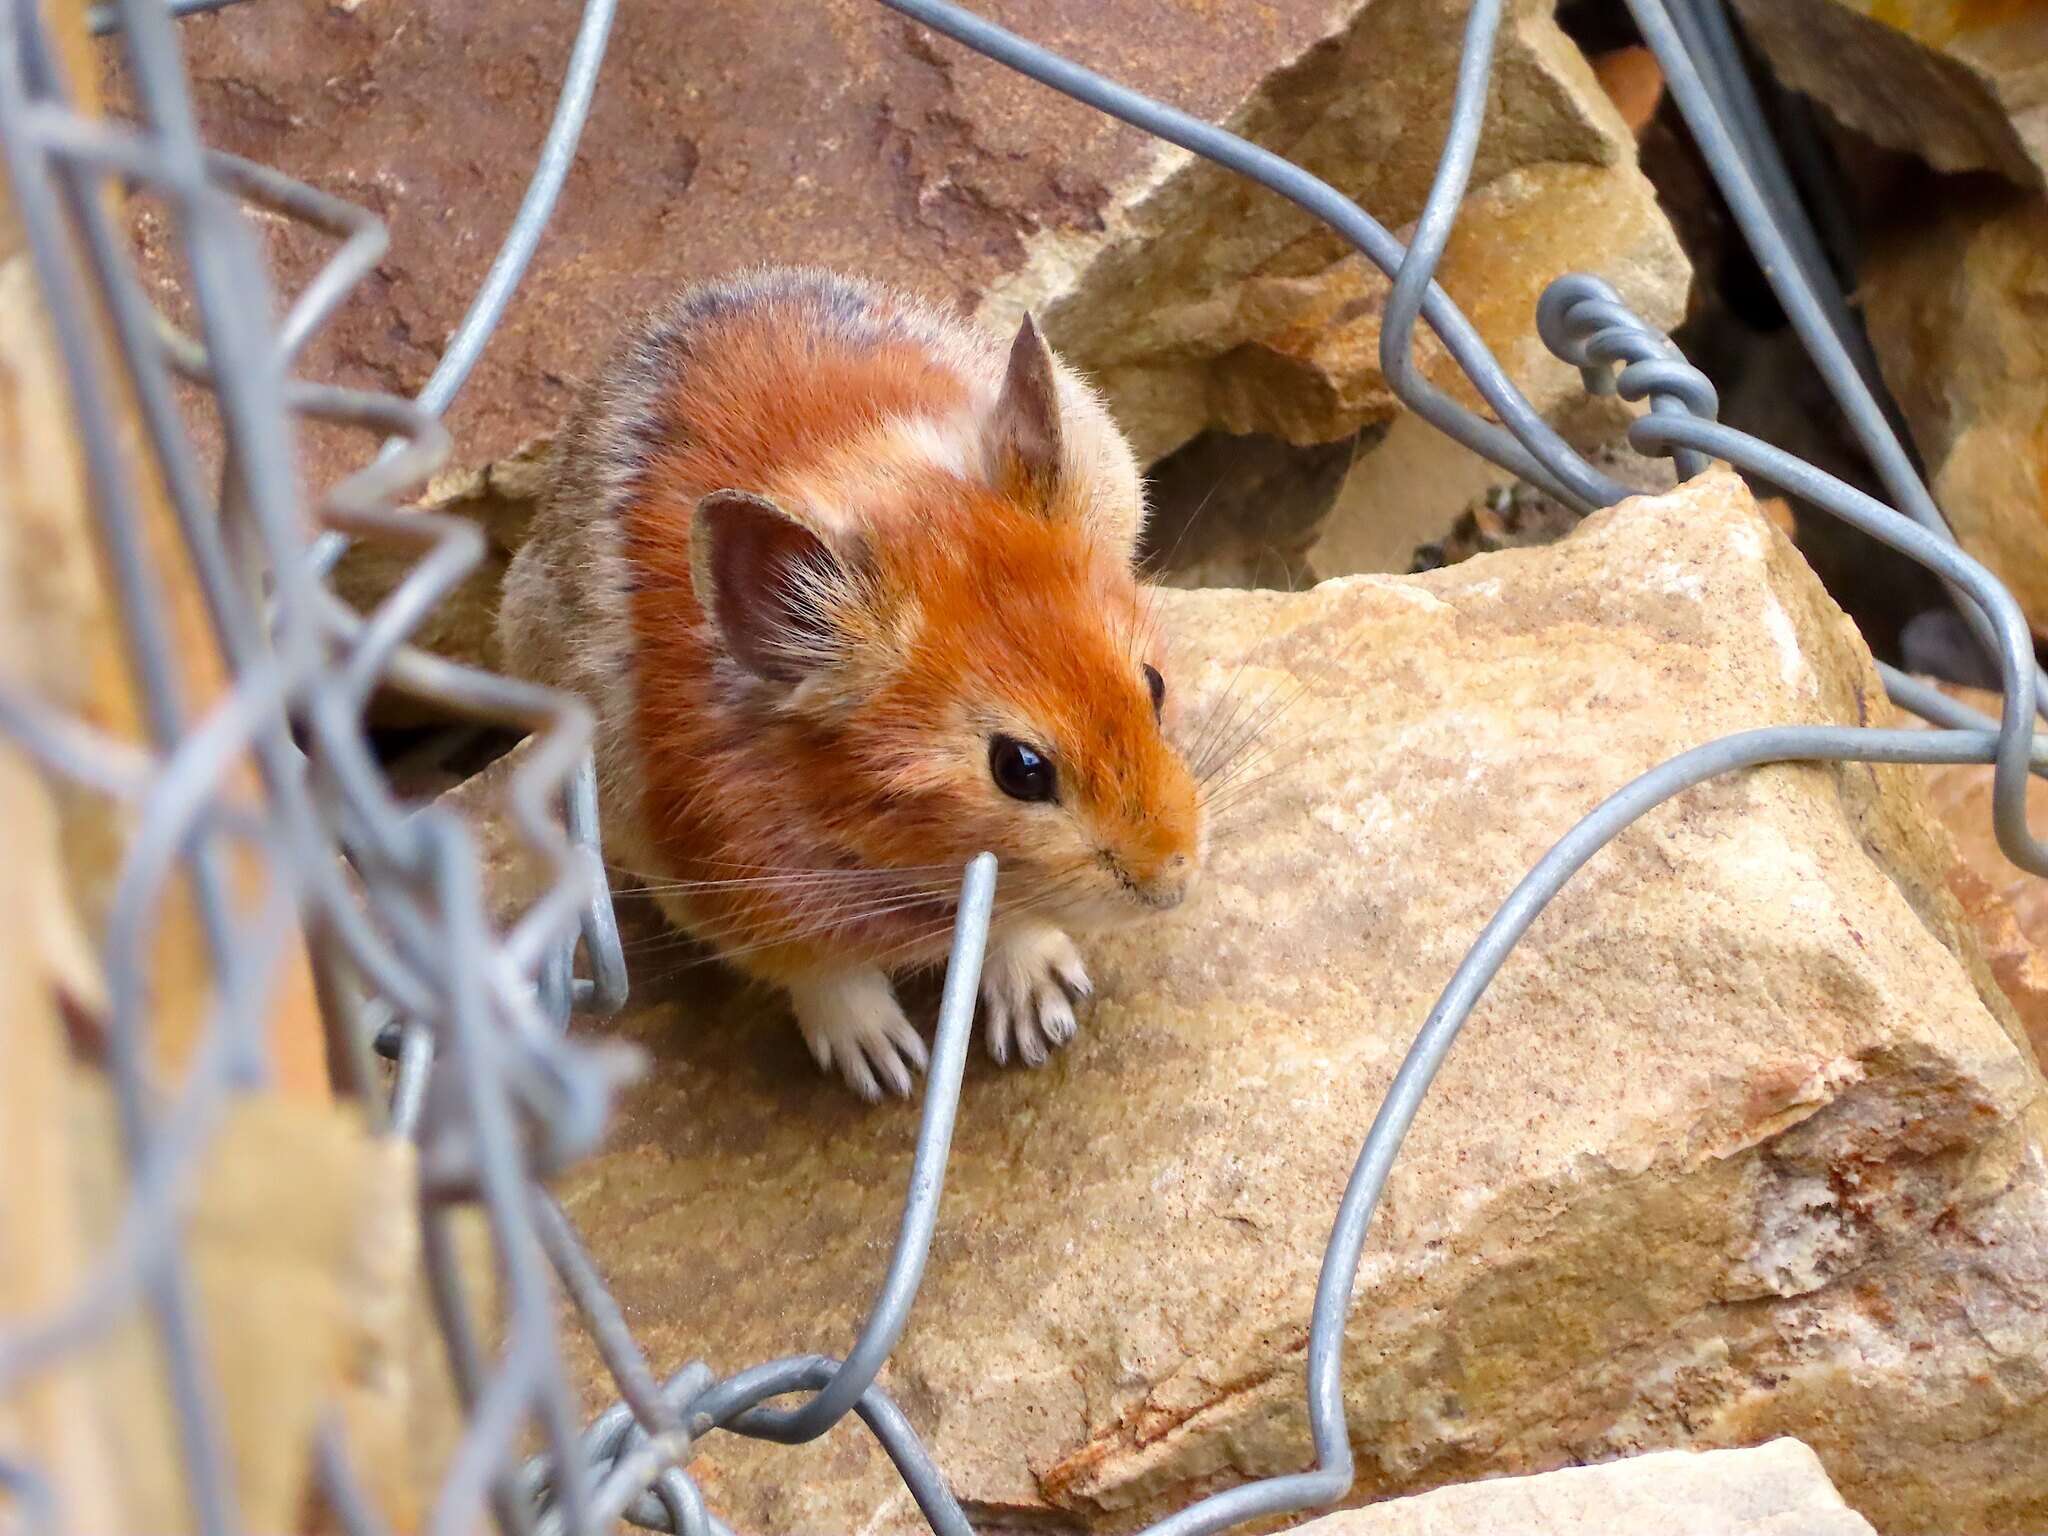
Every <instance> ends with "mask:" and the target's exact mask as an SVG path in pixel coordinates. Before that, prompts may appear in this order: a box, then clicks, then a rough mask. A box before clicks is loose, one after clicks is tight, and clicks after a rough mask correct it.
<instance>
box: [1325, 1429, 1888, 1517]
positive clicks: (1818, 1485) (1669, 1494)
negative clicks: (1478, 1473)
mask: <svg viewBox="0 0 2048 1536" xmlns="http://www.w3.org/2000/svg"><path fill="white" fill-rule="evenodd" d="M1297 1529H1299V1530H1301V1531H1303V1532H1312V1533H1313V1536H1468V1533H1469V1536H1479V1533H1481V1532H1489V1533H1497V1536H1617V1533H1622V1532H1628V1533H1635V1532H1646V1533H1647V1532H1656V1533H1658V1536H1873V1533H1872V1532H1871V1529H1870V1522H1869V1521H1868V1520H1865V1519H1864V1518H1863V1517H1862V1516H1861V1515H1859V1514H1857V1513H1856V1512H1855V1511H1854V1510H1852V1509H1851V1508H1849V1506H1848V1505H1846V1504H1844V1503H1843V1502H1842V1496H1841V1495H1840V1494H1839V1493H1837V1492H1835V1488H1834V1484H1832V1483H1830V1482H1829V1481H1828V1475H1827V1473H1826V1471H1825V1470H1823V1469H1822V1467H1821V1464H1820V1462H1819V1460H1818V1459H1817V1458H1816V1457H1815V1456H1814V1454H1813V1452H1812V1451H1810V1450H1808V1449H1807V1448H1806V1447H1805V1446H1803V1445H1801V1444H1800V1443H1799V1442H1798V1441H1797V1440H1773V1441H1772V1442H1771V1443H1770V1444H1769V1445H1760V1446H1758V1447H1756V1448H1755V1449H1754V1450H1743V1451H1695V1452H1688V1451H1658V1452H1655V1453H1653V1454H1651V1455H1648V1456H1632V1457H1629V1458H1627V1459H1626V1460H1623V1461H1610V1462H1604V1463H1602V1464H1601V1465H1599V1466H1597V1467H1567V1468H1566V1469H1564V1470H1563V1471H1561V1472H1544V1473H1541V1474H1539V1475H1538V1476H1535V1477H1503V1478H1495V1479H1491V1480H1489V1481H1486V1482H1479V1483H1460V1484H1458V1485H1457V1486H1456V1487H1453V1488H1440V1489H1438V1490H1437V1491H1436V1492H1435V1493H1423V1494H1417V1495H1416V1496H1415V1497H1413V1498H1407V1499H1394V1500H1391V1501H1389V1502H1388V1503H1385V1504H1375V1505H1372V1506H1371V1507H1370V1508H1367V1509H1357V1510H1350V1511H1347V1512H1346V1513H1344V1514H1341V1515H1330V1516H1327V1517H1325V1518H1324V1519H1321V1520H1311V1521H1310V1522H1309V1523H1308V1524H1307V1525H1304V1526H1300V1527H1298V1528H1297Z"/></svg>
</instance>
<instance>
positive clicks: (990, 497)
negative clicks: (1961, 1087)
mask: <svg viewBox="0 0 2048 1536" xmlns="http://www.w3.org/2000/svg"><path fill="white" fill-rule="evenodd" d="M548 487H549V489H548V492H547V495H546V497H545V499H544V501H543V503H542V505H541V507H540V508H539V510H538V512H537V514H536V518H535V523H534V528H533V531H532V535H531V538H530V540H529V542H528V543H527V544H526V545H525V547H524V548H523V549H522V550H521V551H520V553H519V554H518V556H517V557H516V558H515V559H514V561H513V563H512V566H511V569H510V571H509V572H508V574H507V577H506V585H505V596H504V602H503V605H502V608H501V611H500V615H499V621H498V623H499V636H500V640H501V642H502V644H503V648H504V654H505V656H506V657H507V659H508V663H509V665H510V666H511V667H512V669H513V670H515V671H517V672H518V673H520V674H522V675H524V676H526V677H529V678H532V679H534V680H536V681H540V682H544V683H548V684H552V685H554V686H557V687H562V688H568V689H573V690H574V691H576V692H578V693H580V694H582V695H583V696H584V697H585V698H586V699H587V700H588V701H589V702H590V704H591V706H592V708H593V709H594V711H595V712H596V716H597V760H598V766H599V777H600V792H601V798H602V801H603V804H604V807H605V820H606V836H607V840H608V851H609V852H610V854H611V856H612V858H613V860H614V862H615V863H617V864H619V865H621V866H622V867H624V868H626V869H628V870H630V871H632V872H633V873H635V874H638V875H639V876H641V877H642V878H644V879H646V880H648V881H649V882H650V884H649V889H650V890H651V892H652V893H653V894H654V896H655V897H656V899H657V900H658V901H659V902H660V903H661V906H662V909H663V911H664V912H665V913H666V914H667V916H668V917H669V918H670V919H671V920H672V921H673V922H675V923H676V924H677V925H678V926H680V927H682V928H684V929H685V930H687V931H689V932H692V933H694V934H696V935H698V936H699V937H701V938H703V939H704V940H706V941H707V942H708V943H710V944H711V945H712V946H713V947H714V948H715V949H716V950H718V951H719V952H720V953H721V954H722V955H724V956H725V957H726V958H727V959H729V960H730V961H731V962H732V963H734V964H736V965H738V966H740V967H741V968H743V969H745V970H747V971H749V972H751V973H753V974H755V975H757V976H760V977H763V978H765V979H767V980H769V981H771V982H773V983H775V984H777V985H779V986H781V987H782V988H783V989H785V990H786V992H787V993H788V995H789V998H790V1000H791V1003H792V1005H793V1007H794V1011H795V1014H796V1021H797V1024H798V1026H799V1027H800V1028H801V1030H802V1032H803V1035H804V1038H805V1039H806V1041H807V1042H808V1043H809V1045H810V1047H811V1050H812V1053H813V1054H814V1055H815V1056H816V1058H817V1060H818V1062H819V1064H820V1065H821V1066H824V1067H826V1068H828V1069H830V1068H834V1067H836V1068H837V1069H838V1070H839V1071H840V1072H841V1073H842V1074H843V1075H844V1076H845V1078H846V1080H847V1081H848V1082H849V1083H850V1084H851V1085H852V1086H853V1087H854V1088H855V1089H856V1090H857V1091H859V1092H860V1093H861V1094H863V1095H864V1096H866V1097H869V1098H876V1097H879V1096H880V1094H881V1093H882V1091H883V1090H884V1089H885V1088H886V1089H888V1090H892V1091H894V1092H896V1093H900V1094H907V1093H908V1092H909V1091H910V1088H911V1085H912V1072H913V1070H914V1069H922V1068H923V1067H924V1065H925V1063H926V1053H925V1046H924V1042H923V1040H922V1038H921V1037H920V1035H919V1034H918V1032H917V1031H916V1030H915V1029H914V1028H913V1027H912V1026H911V1024H910V1023H909V1021H908V1020H907V1019H906V1018H905V1016H904V1013H903V1010H902V1008H901V1007H900V1006H899V1004H898V1002H897V1000H896V997H895V993H894V990H893V987H892V984H891V981H890V975H891V973H892V972H894V971H898V970H901V969H904V968H909V967H915V966H920V965H926V964H930V963H931V962H933V961H934V960H936V959H938V958H939V957H940V956H942V955H943V954H944V953H945V950H946V946H947V943H948V939H949V936H950V928H951V924H952V920H953V916H954V904H955V891H956V889H957V883H958V880H959V875H960V870H961V867H962V866H963V865H964V864H965V862H966V861H967V860H968V859H970V858H971V857H973V855H975V854H976V853H978V852H980V851H981V850H983V849H989V850H991V851H993V852H994V853H995V854H996V857H997V860H998V865H999V871H1000V873H999V878H998V884H997V896H996V909H995V919H994V922H993V924H992V927H991V931H990V947H989V952H988V958H987V963H986V965H985V966H984V970H983V977H982V998H981V1001H982V1013H983V1023H984V1028H985V1031H986V1035H987V1040H988V1045H989V1049H990V1051H991V1053H992V1054H993V1055H994V1056H995V1057H996V1059H997V1060H999V1061H1002V1060H1008V1059H1010V1058H1011V1057H1012V1056H1015V1057H1017V1058H1019V1059H1021V1060H1023V1061H1025V1062H1027V1063H1030V1064H1033V1065H1036V1064H1039V1063H1041V1062H1043V1061H1044V1060H1045V1059H1046V1058H1047V1056H1048V1055H1049V1053H1050V1052H1051V1051H1052V1050H1053V1049H1055V1048H1056V1047H1058V1046H1060V1045H1062V1044H1064V1043H1065V1042H1066V1041H1067V1040H1069V1039H1071V1038H1072V1036H1073V1034H1074V1032H1075V1028H1076V1018H1075V1011H1074V1010H1075V1005H1076V1004H1077V1003H1079V1002H1081V1001H1082V1000H1084V999H1085V998H1086V997H1087V995H1088V993H1089V990H1090V985H1089V980H1088V976H1087V972H1086V970H1085V969H1084V967H1083V965H1082V962H1081V957H1080V955H1079V953H1078V951H1077V950H1076V948H1075V946H1074V943H1073V940H1072V939H1071V938H1070V937H1069V934H1070V932H1074V931H1092V930H1096V929H1100V928H1104V927H1108V926H1113V925H1119V924H1123V923H1127V922H1130V921H1133V920H1136V919H1138V918H1141V917H1144V916H1146V915H1148V914H1151V913H1155V912H1158V911H1162V910H1165V909H1168V908H1171V907H1174V906H1176V905H1177V904H1179V902H1180V901H1181V900H1182V899H1183V898H1184V897H1185V896H1186V894H1187V893H1188V891H1189V889H1190V888H1191V886H1192V884H1193V882H1194V880H1195V877H1196V874H1197V871H1198V867H1199V865H1200V862H1201V851H1202V807H1201V801H1200V796H1199V794H1198V792H1197V789H1196V785H1195V782H1194V780H1193V778H1192V777H1191V775H1190V773H1189V771H1188V768H1187V765H1186V763H1185V762H1184V761H1183V760H1182V757H1181V755H1180V753H1179V752H1178V750H1177V749H1176V748H1175V747H1174V746H1173V744H1172V742H1171V741H1170V739H1169V736H1168V729H1167V727H1168V723H1169V722H1170V719H1171V715H1172V710H1173V704H1174V700H1173V695H1172V690H1171V688H1170V686H1169V684H1168V681H1167V679H1166V678H1165V677H1164V675H1163V665H1164V664H1163V661H1162V659H1161V655H1160V643H1159V636H1158V634H1157V632H1156V625H1155V624H1154V623H1153V621H1152V620H1153V615H1152V612H1151V610H1150V608H1149V606H1148V603H1147V601H1146V596H1145V594H1144V592H1143V590H1142V589H1141V588H1140V586H1139V584H1138V581H1137V578H1136V574H1135V571H1134V568H1133V563H1134V558H1135V552H1136V548H1137V543H1138V536H1139V531H1140V528H1141V526H1142V523H1143V520H1144V515H1145V504H1144V491H1143V483H1142V480H1141V478H1140V475H1139V471H1138V466H1137V463H1136V461H1135V459H1134V458H1133V456H1132V453H1131V451H1130V448H1129V446H1128V445H1127V444H1126V443H1125V441H1124V439H1123V436H1122V435H1121V433H1119V432H1118V430H1117V428H1116V426H1115V424H1114V422H1113V421H1112V420H1111V418H1110V415H1109V412H1108V410H1107V409H1106V408H1105V406H1104V405H1103V403H1102V401H1101V400H1100V398H1099V397H1098V396H1097V395H1096V394H1095V393H1094V391H1093V390H1092V389H1090V388H1089V386H1088V385H1087V384H1086V383H1085V382H1084V381H1083V380H1082V379H1081V378H1080V376H1079V375H1078V374H1076V373H1075V372H1074V371H1073V370H1072V369H1071V368H1069V367H1068V366H1067V365H1066V364H1065V363H1063V362H1061V361H1060V360H1059V359H1058V358H1057V357H1056V356H1054V354H1053V353H1052V351H1051V349H1050V348H1049V347H1047V345H1046V344H1045V342H1044V340H1043V339H1042V338H1041V337H1040V336H1039V334H1038V332H1037V330H1036V328H1035V327H1034V326H1033V324H1032V322H1031V321H1030V319H1029V318H1028V317H1027V318H1026V319H1025V321H1024V322H1023V324H1022V325H1021V326H1020V328H1019V330H1018V332H1017V334H1016V336H1015V337H1014V339H1012V340H1011V341H1010V342H1009V344H1008V345H1007V346H1006V345H1005V344H1004V343H1003V342H1002V341H1001V340H1000V339H999V338H997V337H995V336H992V335H989V334H987V333H986V332H984V331H982V330H980V329H978V328H976V327H974V326H972V325H970V324H968V323H965V322H963V321H962V320H959V319H957V318H954V317H953V316H951V315H948V314H946V313H945V312H943V311H941V310H940V309H938V308H936V307H934V306H932V305H929V304H926V303H924V302H922V301H920V300H918V299H915V298H912V297H910V296H907V295H904V294H901V293H897V292H894V291H891V290H888V289H885V288H882V287H879V286H875V285H872V284H868V283H863V282H858V281H854V280H850V279H848V278H844V277H839V276H835V275H833V274H831V273H827V272H823V271H817V270H809V269H803V270H789V269H773V270H765V271H757V272H753V273H748V274H745V275H743V276H740V277H738V278H735V279H731V280H728V281H723V282H718V283H712V284H707V285H705V286H702V287H697V288H693V289H691V290H689V291H687V292H685V293H683V294H682V295H681V296H680V297H678V298H677V299H676V300H675V301H674V302H673V303H671V304H670V305H669V306H668V307H667V308H666V309H664V310H663V311H661V312H660V313H659V314H657V315H656V316H655V317H653V319H652V320H650V321H649V322H647V323H646V324H644V325H643V326H641V327H640V328H639V329H637V330H636V331H635V332H634V333H633V334H632V335H631V336H629V337H628V339H627V340H626V341H625V343H624V344H623V346H621V347H620V349H619V350H618V351H617V353H616V354H615V355H614V357H613V358H612V360H611V361H610V362H609V363H608V364H607V365H606V366H605V367H604V368H603V370H602V371H601V373H600V374H599V375H598V377H597V378H596V380H595V381H594V382H593V384H592V385H591V386H590V387H589V389H588V390H587V391H586V392H585V393H584V395H583V397H582V399H581V401H580V403H579V405H578V406H577V408H576V410H575V412H574V414H573V415H572V417H571V418H570V420H569V421H568V423H567V424H566V426H565V428H564V430H563V431H562V433H561V434H560V436H559V438H558V439H557V443H556V447H555V450H554V457H553V461H552V465H551V469H550V473H549V476H548Z"/></svg>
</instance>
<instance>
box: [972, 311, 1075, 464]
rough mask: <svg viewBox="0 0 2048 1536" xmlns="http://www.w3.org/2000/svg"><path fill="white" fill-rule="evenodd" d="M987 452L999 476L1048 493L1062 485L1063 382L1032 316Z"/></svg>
mask: <svg viewBox="0 0 2048 1536" xmlns="http://www.w3.org/2000/svg"><path fill="white" fill-rule="evenodd" d="M988 447H989V457H990V460H991V467H992V468H993V469H994V470H995V472H996V474H997V475H998V476H999V477H1002V478H1005V479H1007V478H1008V477H1010V476H1012V475H1015V476H1018V477H1019V478H1021V479H1023V480H1024V481H1025V482H1026V483H1028V484H1029V485H1031V486H1032V487H1033V488H1035V489H1037V490H1040V491H1042V492H1045V493H1048V494H1049V493H1050V492H1051V491H1052V489H1053V488H1054V487H1055V486H1056V485H1058V484H1059V478H1060V455H1061V452H1062V448H1061V432H1060V391H1059V377H1058V375H1057V373H1056V372H1055V370H1054V366H1053V360H1052V348H1050V347H1048V346H1047V345H1046V344H1045V338H1044V337H1043V336H1041V335H1039V334H1038V327H1037V325H1035V324H1034V323H1033V322H1032V319H1031V316H1029V315H1028V314H1027V315H1026V316H1025V317H1024V323H1023V324H1022V325H1019V326H1018V327H1017V339H1016V340H1015V341H1013V342H1011V343H1010V363H1009V366H1008V367H1007V368H1006V369H1005V370H1004V371H1003V392H1002V394H1001V395H1000V396H998V397H997V399H996V408H995V412H994V414H992V415H991V416H990V417H989V424H988Z"/></svg>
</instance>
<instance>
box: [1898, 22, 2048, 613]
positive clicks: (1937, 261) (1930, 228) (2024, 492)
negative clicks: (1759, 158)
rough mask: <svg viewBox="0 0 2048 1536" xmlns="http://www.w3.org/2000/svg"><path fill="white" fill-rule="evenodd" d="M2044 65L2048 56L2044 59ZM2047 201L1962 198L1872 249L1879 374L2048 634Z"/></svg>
mask: <svg viewBox="0 0 2048 1536" xmlns="http://www.w3.org/2000/svg"><path fill="white" fill-rule="evenodd" d="M2043 68H2044V70H2048V61H2044V65H2043ZM2044 252H2048V203H2044V202H2043V201H2042V199H2041V198H2040V197H2038V196H2027V195H2023V194H2013V195H2010V196H2001V197H1995V198H1985V197H1970V196H1967V195H1963V194H1960V193H1959V194H1957V195H1955V196H1954V197H1952V198H1951V200H1950V202H1949V204H1948V205H1947V206H1945V207H1943V208H1941V209H1940V210H1938V212H1937V213H1936V215H1935V216H1934V217H1932V218H1930V219H1928V220H1926V221H1924V222H1923V223H1922V224H1920V225H1919V226H1918V227H1917V228H1914V229H1910V230H1907V229H1901V230H1899V231H1896V232H1895V233H1894V234H1893V235H1892V237H1891V239H1890V240H1889V242H1888V243H1886V244H1885V245H1883V246H1881V247H1880V248H1879V249H1878V250H1876V251H1874V252H1873V253H1872V255H1871V259H1870V263H1869V266H1868V269H1867V271H1866V274H1865V281H1864V285H1863V286H1864V292H1865V296H1866V298H1865V313H1866V315H1867V316H1868V319H1869V325H1870V336H1871V340H1872V342H1873V343H1874V344H1875V345H1876V347H1877V354H1878V359H1879V361H1880V362H1881V364H1882V365H1883V368H1884V376H1885V381H1886V382H1887V383H1888V384H1889V385H1890V386H1891V389H1892V393H1893V394H1894V395H1896V396H1897V397H1898V401H1899V406H1900V408H1901V409H1902V410H1903V411H1904V412H1905V414H1906V420H1907V421H1908V423H1909V424H1910V425H1911V427H1912V429H1913V437H1914V441H1915V442H1916V443H1917V444H1918V445H1919V448H1920V451H1921V454H1922V455H1923V456H1924V457H1925V459H1926V461H1927V466H1928V470H1929V473H1930V476H1931V486H1932V489H1933V491H1934V496H1935V500H1936V501H1937V502H1939V503H1940V505H1941V509H1942V511H1943V512H1945V513H1946V514H1947V516H1948V520H1949V523H1950V525H1951V526H1952V527H1953V528H1954V529H1955V532H1956V537H1957V538H1958V539H1960V540H1961V541H1962V544H1963V547H1964V548H1965V549H1967V550H1968V551H1969V552H1970V553H1971V554H1973V555H1975V556H1976V557H1977V558H1978V559H1979V560H1981V561H1983V562H1984V563H1985V564H1986V565H1988V566H1990V567H1991V569H1992V571H1993V572H1994V573H1995V574H1996V575H1997V576H1998V577H1999V579H2000V580H2001V581H2003V582H2004V583H2005V584H2006V585H2007V586H2008V587H2010V588H2011V589H2012V593H2013V595H2014V596H2015V597H2017V598H2018V599H2019V601H2020V606H2021V607H2022V608H2024V609H2026V611H2027V615H2028V617H2029V618H2030V619H2031V620H2032V622H2033V625H2034V628H2035V631H2036V632H2037V633H2048V257H2044V255H2043V253H2044Z"/></svg>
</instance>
